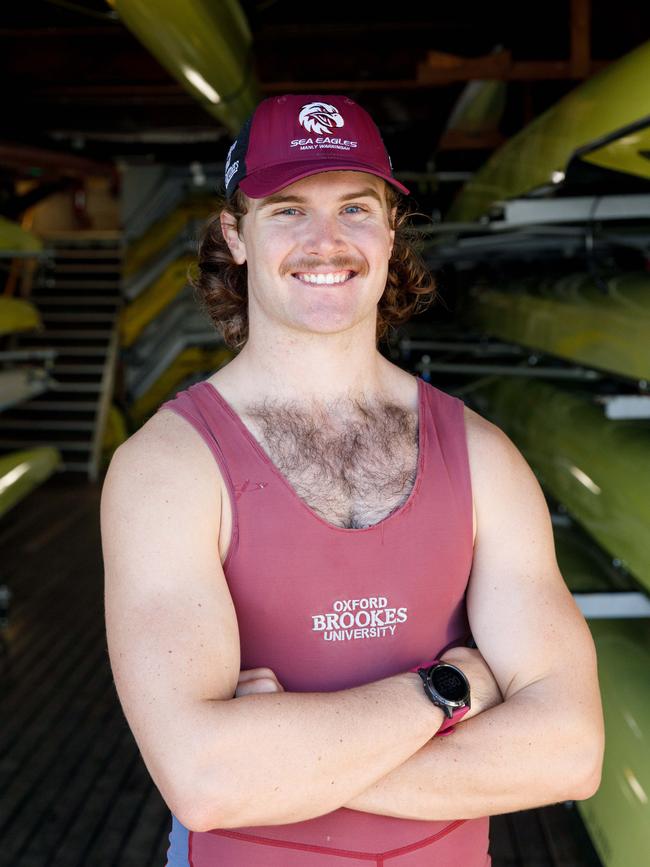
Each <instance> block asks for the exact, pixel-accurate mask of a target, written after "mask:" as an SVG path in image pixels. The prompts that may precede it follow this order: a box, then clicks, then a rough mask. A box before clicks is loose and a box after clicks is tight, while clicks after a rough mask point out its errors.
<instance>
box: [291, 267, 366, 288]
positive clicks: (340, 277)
mask: <svg viewBox="0 0 650 867" xmlns="http://www.w3.org/2000/svg"><path fill="white" fill-rule="evenodd" d="M356 274H357V272H356V271H329V272H328V273H326V274H324V273H319V272H314V271H297V272H296V273H295V274H292V275H291V276H292V277H295V278H296V279H297V280H300V282H301V283H311V284H313V285H316V286H334V285H337V284H340V283H347V281H348V280H351V279H352V278H353V277H356Z"/></svg>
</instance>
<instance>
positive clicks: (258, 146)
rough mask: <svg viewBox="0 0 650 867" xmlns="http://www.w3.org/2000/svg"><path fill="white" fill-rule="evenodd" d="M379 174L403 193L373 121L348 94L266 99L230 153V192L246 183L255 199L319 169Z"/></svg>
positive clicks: (227, 169)
mask: <svg viewBox="0 0 650 867" xmlns="http://www.w3.org/2000/svg"><path fill="white" fill-rule="evenodd" d="M333 171H353V172H368V173H369V174H371V175H377V176H378V177H380V178H383V179H384V180H385V181H388V183H389V184H392V185H393V186H394V187H395V188H396V189H398V190H399V191H400V193H406V194H407V195H408V193H409V190H408V189H407V188H406V187H405V186H404V185H403V184H400V182H399V181H397V180H395V178H394V177H393V170H392V165H391V162H390V157H389V156H388V153H387V151H386V148H385V146H384V142H383V141H382V138H381V135H380V132H379V130H378V129H377V126H376V124H375V122H374V121H373V119H372V118H371V117H370V115H369V114H368V112H367V111H365V109H363V108H361V106H360V105H357V104H356V103H355V102H353V101H352V100H351V99H348V97H347V96H305V95H296V94H287V95H285V96H273V97H271V98H270V99H265V100H263V102H261V103H260V104H259V105H258V106H257V108H256V109H255V111H254V112H253V113H252V114H251V116H250V117H249V118H248V120H247V121H246V123H245V124H244V126H243V127H242V129H241V131H240V133H239V135H238V136H237V139H236V140H235V142H234V143H233V145H232V147H231V148H230V150H229V151H228V156H227V158H226V167H225V185H226V196H227V198H228V199H230V198H231V197H232V195H233V193H234V192H235V190H236V189H237V187H241V188H242V190H243V191H244V192H245V193H246V195H247V196H250V197H251V198H252V199H261V198H264V197H265V196H270V195H271V193H276V192H277V191H278V190H281V189H283V187H287V186H289V184H292V183H293V182H294V181H299V180H300V179H301V178H306V177H308V176H309V175H315V174H318V173H319V172H333Z"/></svg>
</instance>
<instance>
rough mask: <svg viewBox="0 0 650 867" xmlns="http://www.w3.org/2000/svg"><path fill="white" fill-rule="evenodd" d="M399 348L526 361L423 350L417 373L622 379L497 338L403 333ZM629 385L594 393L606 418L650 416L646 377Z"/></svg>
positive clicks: (582, 379)
mask: <svg viewBox="0 0 650 867" xmlns="http://www.w3.org/2000/svg"><path fill="white" fill-rule="evenodd" d="M399 350H400V353H402V355H404V354H407V353H410V352H412V351H413V350H416V351H425V352H426V351H427V350H432V351H449V352H456V351H458V352H465V353H470V354H474V355H481V356H485V355H496V356H501V355H513V356H517V357H519V358H521V359H522V361H523V360H526V361H527V362H528V365H527V366H525V365H523V364H519V365H517V366H513V365H508V364H482V363H480V362H478V363H472V362H469V363H468V362H457V361H432V360H431V357H430V356H429V355H427V354H425V355H422V356H421V358H420V359H419V361H417V362H415V364H414V365H413V366H414V368H415V369H416V370H418V371H419V372H420V373H423V372H426V373H430V372H436V373H451V374H468V375H472V376H528V377H535V378H543V379H556V380H564V381H572V380H573V381H576V382H607V383H608V384H612V383H617V382H622V381H623V379H624V378H623V377H613V376H611V374H609V375H608V374H607V373H606V372H605V371H601V370H595V369H594V368H591V367H583V366H581V365H573V364H567V365H566V366H556V365H547V364H544V363H542V364H539V363H538V362H539V361H540V359H543V358H545V357H546V356H544V355H542V354H540V353H536V352H531V351H530V350H529V349H526V347H522V346H520V345H518V344H515V343H512V344H511V343H507V342H503V341H498V342H496V341H495V342H490V343H488V342H467V341H447V340H423V339H411V338H408V337H405V338H403V339H401V340H400V341H399ZM628 382H629V386H628V388H629V387H630V386H631V387H636V388H638V389H639V392H641V393H639V394H630V393H629V390H628V391H624V390H621V392H620V393H615V392H614V393H613V392H612V391H611V390H609V391H608V393H607V394H594V395H593V400H594V402H595V403H598V404H600V405H601V406H602V407H603V411H604V414H605V417H606V418H610V419H617V420H623V419H646V418H647V419H650V394H644V393H643V392H645V391H647V390H648V388H649V384H648V382H647V380H645V379H641V380H633V379H630V380H628Z"/></svg>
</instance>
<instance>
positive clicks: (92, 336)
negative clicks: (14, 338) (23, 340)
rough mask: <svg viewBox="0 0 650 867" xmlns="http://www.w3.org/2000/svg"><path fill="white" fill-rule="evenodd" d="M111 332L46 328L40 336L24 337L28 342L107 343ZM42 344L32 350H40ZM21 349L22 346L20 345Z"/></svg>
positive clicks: (98, 329)
mask: <svg viewBox="0 0 650 867" xmlns="http://www.w3.org/2000/svg"><path fill="white" fill-rule="evenodd" d="M112 333H113V332H112V331H111V330H110V329H106V330H102V329H100V328H97V329H93V330H92V331H91V332H90V333H89V332H88V330H87V329H83V328H47V329H45V330H44V331H41V332H40V334H35V333H33V332H32V333H31V334H28V335H25V336H26V337H28V338H29V340H38V341H42V340H45V341H48V340H52V341H57V340H70V339H74V340H99V339H100V338H102V339H104V340H106V342H108V341H109V340H110V337H111V335H112ZM42 345H43V344H42V343H41V345H40V346H36V347H33V348H34V349H40V348H41V347H42ZM21 347H22V344H21Z"/></svg>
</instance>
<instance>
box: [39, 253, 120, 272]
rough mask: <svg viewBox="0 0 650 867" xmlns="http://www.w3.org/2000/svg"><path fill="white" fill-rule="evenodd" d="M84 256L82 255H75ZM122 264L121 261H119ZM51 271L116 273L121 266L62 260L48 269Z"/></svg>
mask: <svg viewBox="0 0 650 867" xmlns="http://www.w3.org/2000/svg"><path fill="white" fill-rule="evenodd" d="M75 258H82V257H75ZM119 264H120V265H121V263H119ZM47 270H48V272H49V271H56V273H57V274H87V273H88V272H91V273H93V274H115V273H116V272H117V271H119V267H117V266H116V265H114V264H112V265H99V264H92V263H90V262H88V263H86V262H83V263H79V262H75V263H74V264H70V263H69V262H61V263H56V264H54V265H50V267H49V268H48V269H47Z"/></svg>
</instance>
